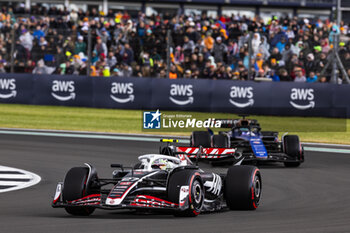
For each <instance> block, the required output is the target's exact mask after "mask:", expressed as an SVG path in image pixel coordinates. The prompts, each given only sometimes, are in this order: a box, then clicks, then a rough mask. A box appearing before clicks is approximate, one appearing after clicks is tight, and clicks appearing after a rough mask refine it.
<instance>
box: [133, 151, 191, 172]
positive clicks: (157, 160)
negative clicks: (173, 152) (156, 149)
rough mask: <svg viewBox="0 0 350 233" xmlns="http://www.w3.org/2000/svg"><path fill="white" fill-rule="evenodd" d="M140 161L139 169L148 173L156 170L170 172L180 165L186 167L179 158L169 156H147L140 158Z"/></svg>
mask: <svg viewBox="0 0 350 233" xmlns="http://www.w3.org/2000/svg"><path fill="white" fill-rule="evenodd" d="M138 159H139V161H140V162H141V165H140V166H139V169H141V170H146V171H152V170H155V169H160V170H168V171H169V170H172V169H174V168H176V167H178V166H180V165H186V164H183V161H181V160H180V159H179V158H176V157H173V156H167V155H158V154H147V155H141V156H139V158H138Z"/></svg>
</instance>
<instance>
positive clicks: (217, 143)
mask: <svg viewBox="0 0 350 233" xmlns="http://www.w3.org/2000/svg"><path fill="white" fill-rule="evenodd" d="M227 139H228V138H227V136H226V135H223V134H219V135H214V136H213V147H217V148H227V147H228V140H227Z"/></svg>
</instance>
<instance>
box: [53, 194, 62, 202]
mask: <svg viewBox="0 0 350 233" xmlns="http://www.w3.org/2000/svg"><path fill="white" fill-rule="evenodd" d="M60 196H61V194H60V195H59V196H58V197H57V198H56V199H54V200H53V203H54V204H55V203H56V202H57V201H58V199H60Z"/></svg>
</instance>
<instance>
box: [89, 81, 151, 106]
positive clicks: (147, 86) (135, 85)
mask: <svg viewBox="0 0 350 233" xmlns="http://www.w3.org/2000/svg"><path fill="white" fill-rule="evenodd" d="M151 96H152V79H148V78H121V77H111V78H93V105H94V107H99V108H126V109H143V108H148V109H149V108H151Z"/></svg>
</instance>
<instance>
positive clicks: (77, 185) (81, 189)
mask: <svg viewBox="0 0 350 233" xmlns="http://www.w3.org/2000/svg"><path fill="white" fill-rule="evenodd" d="M88 174H89V169H88V168H86V167H74V168H72V169H70V170H69V171H68V173H67V174H66V177H65V179H64V184H63V191H62V197H63V201H64V202H68V203H69V202H70V201H73V200H77V199H80V198H82V197H84V196H87V195H90V194H92V193H93V191H92V189H91V184H87V183H86V181H87V178H88ZM90 183H91V182H90ZM65 210H66V211H67V213H69V214H71V215H77V216H88V215H90V214H92V213H93V212H94V211H95V208H94V207H87V206H69V207H65Z"/></svg>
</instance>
